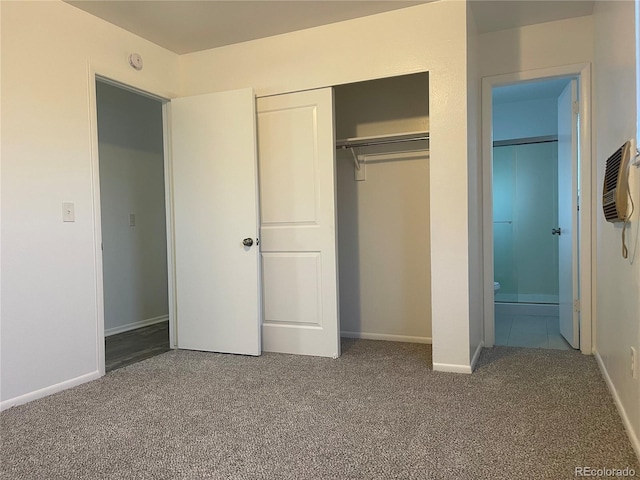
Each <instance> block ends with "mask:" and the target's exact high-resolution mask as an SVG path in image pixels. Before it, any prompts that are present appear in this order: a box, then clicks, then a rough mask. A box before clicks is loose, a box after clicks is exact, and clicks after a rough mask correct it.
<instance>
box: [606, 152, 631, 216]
mask: <svg viewBox="0 0 640 480" xmlns="http://www.w3.org/2000/svg"><path fill="white" fill-rule="evenodd" d="M630 159H631V142H626V143H625V144H624V145H622V146H621V147H620V148H619V149H618V150H616V151H615V153H614V154H613V155H611V156H610V157H609V159H608V160H607V166H606V169H605V173H604V186H603V188H602V209H603V210H604V217H605V218H606V219H607V222H624V221H626V220H627V201H628V200H627V199H628V196H629V190H628V184H627V171H628V169H629V161H630Z"/></svg>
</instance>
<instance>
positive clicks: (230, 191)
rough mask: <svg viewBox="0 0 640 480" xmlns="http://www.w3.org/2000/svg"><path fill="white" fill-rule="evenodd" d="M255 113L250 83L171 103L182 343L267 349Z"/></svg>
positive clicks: (231, 349) (222, 349)
mask: <svg viewBox="0 0 640 480" xmlns="http://www.w3.org/2000/svg"><path fill="white" fill-rule="evenodd" d="M255 115H256V114H255V96H254V94H253V90H252V89H242V90H234V91H229V92H221V93H213V94H207V95H197V96H193V97H184V98H178V99H175V100H173V101H172V102H171V140H172V163H173V165H172V169H173V199H174V201H173V209H174V219H175V220H174V235H175V278H176V308H177V322H176V323H177V346H178V348H182V349H190V350H205V351H213V352H223V353H238V354H246V355H260V353H261V339H260V335H261V331H260V313H261V310H260V287H259V251H258V246H257V245H256V244H255V241H256V237H257V230H258V198H257V181H256V180H257V152H256V125H255V119H256V116H255ZM244 238H251V239H252V240H253V241H254V245H253V246H251V247H246V246H244V245H243V239H244Z"/></svg>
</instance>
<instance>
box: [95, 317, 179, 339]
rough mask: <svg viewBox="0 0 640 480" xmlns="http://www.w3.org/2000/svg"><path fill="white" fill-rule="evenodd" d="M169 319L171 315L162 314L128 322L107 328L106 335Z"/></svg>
mask: <svg viewBox="0 0 640 480" xmlns="http://www.w3.org/2000/svg"><path fill="white" fill-rule="evenodd" d="M168 321H169V315H161V316H159V317H154V318H148V319H146V320H141V321H139V322H133V323H127V324H126V325H121V326H119V327H113V328H107V329H106V330H105V331H104V336H105V337H110V336H111V335H116V334H118V333H124V332H128V331H129V330H135V329H136V328H142V327H148V326H149V325H154V324H156V323H161V322H168Z"/></svg>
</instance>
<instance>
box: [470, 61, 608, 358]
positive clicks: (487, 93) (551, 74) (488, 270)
mask: <svg viewBox="0 0 640 480" xmlns="http://www.w3.org/2000/svg"><path fill="white" fill-rule="evenodd" d="M560 77H575V78H577V80H578V90H579V92H578V102H579V107H580V108H579V113H580V123H579V135H580V140H579V158H578V178H579V185H578V186H579V191H580V197H579V202H578V205H579V211H578V225H579V227H578V241H579V245H580V247H579V250H578V265H579V276H578V277H579V285H580V351H581V352H582V353H584V354H588V355H591V354H593V345H594V334H593V331H594V326H595V319H594V316H593V311H594V309H593V299H594V295H593V292H595V281H596V280H595V276H594V275H593V274H592V270H593V267H592V266H593V265H594V264H595V260H594V259H595V251H594V247H595V242H594V239H595V233H594V231H593V226H594V225H595V222H593V220H592V212H593V211H595V206H594V204H595V199H596V198H595V196H594V195H593V192H596V191H597V189H596V188H595V186H594V185H593V182H594V181H595V175H593V173H592V168H591V167H592V160H591V150H592V148H591V144H592V139H591V63H580V64H573V65H562V66H557V67H549V68H543V69H537V70H526V71H521V72H515V73H507V74H503V75H494V76H489V77H484V78H483V79H482V187H483V188H482V191H483V193H482V209H483V215H482V216H483V219H484V229H483V242H482V243H483V247H482V248H483V257H484V268H483V271H484V279H483V284H484V285H483V286H484V295H483V296H484V343H485V346H487V347H493V346H494V344H495V308H494V290H493V282H494V271H493V267H494V266H493V106H492V90H493V88H494V87H499V86H504V85H513V84H516V83H523V82H531V81H537V80H550V79H554V78H560Z"/></svg>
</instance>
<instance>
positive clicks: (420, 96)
mask: <svg viewBox="0 0 640 480" xmlns="http://www.w3.org/2000/svg"><path fill="white" fill-rule="evenodd" d="M428 82H429V80H428V76H427V74H417V75H410V76H403V77H396V78H391V79H383V80H375V81H370V82H359V83H353V84H349V85H341V86H339V87H336V89H335V125H336V137H337V138H339V139H340V138H348V137H355V136H371V135H385V134H390V133H402V132H412V131H420V130H428V124H429V83H428ZM420 143H423V142H420ZM424 143H426V142H424ZM425 147H426V145H416V144H413V143H412V144H406V145H393V146H389V147H386V148H384V149H383V148H381V147H367V148H361V149H359V152H360V154H362V155H363V156H365V165H364V167H363V168H364V169H365V171H366V180H365V181H356V180H355V179H354V165H353V156H352V154H351V151H350V150H338V151H337V159H336V164H337V165H336V179H337V186H338V243H339V245H338V250H339V271H340V323H341V325H340V326H341V330H342V332H343V334H344V335H347V336H354V337H357V338H374V339H387V340H400V341H403V340H406V341H421V342H430V341H431V298H430V297H431V282H430V277H431V267H430V261H429V255H430V245H429V157H428V152H427V151H422V152H419V153H402V152H401V150H403V149H407V148H409V149H415V148H425ZM382 151H388V152H390V153H385V154H382V153H381V152H382ZM372 154H373V155H372Z"/></svg>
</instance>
